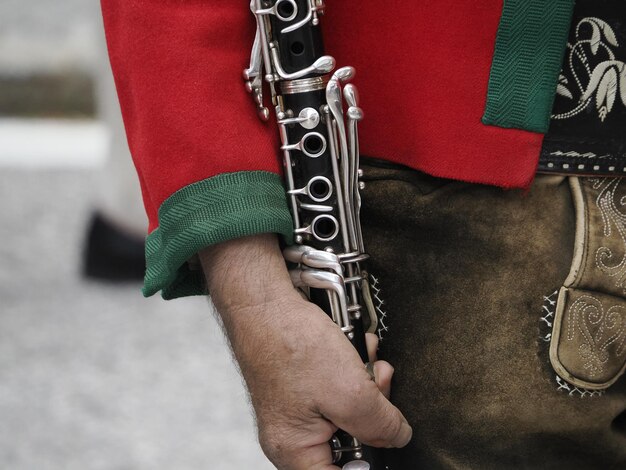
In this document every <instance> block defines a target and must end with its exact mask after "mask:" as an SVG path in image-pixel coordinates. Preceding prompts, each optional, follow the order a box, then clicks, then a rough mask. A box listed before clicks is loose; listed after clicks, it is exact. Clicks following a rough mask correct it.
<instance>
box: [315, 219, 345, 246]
mask: <svg viewBox="0 0 626 470" xmlns="http://www.w3.org/2000/svg"><path fill="white" fill-rule="evenodd" d="M312 226H313V227H312V233H313V236H314V237H315V238H316V239H317V240H319V241H321V242H328V241H330V240H332V239H333V238H335V237H336V236H337V234H338V233H339V224H338V223H337V219H335V218H334V217H333V216H331V215H318V216H317V217H316V218H315V219H314V220H313V224H312Z"/></svg>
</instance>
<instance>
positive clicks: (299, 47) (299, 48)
mask: <svg viewBox="0 0 626 470" xmlns="http://www.w3.org/2000/svg"><path fill="white" fill-rule="evenodd" d="M291 53H292V54H293V55H302V54H303V53H304V44H302V43H301V42H300V41H295V42H292V43H291Z"/></svg>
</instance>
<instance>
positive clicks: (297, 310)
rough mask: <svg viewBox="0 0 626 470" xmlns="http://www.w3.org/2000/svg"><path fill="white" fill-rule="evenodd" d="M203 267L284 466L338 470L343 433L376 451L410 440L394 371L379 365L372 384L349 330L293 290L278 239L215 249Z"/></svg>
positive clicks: (267, 442)
mask: <svg viewBox="0 0 626 470" xmlns="http://www.w3.org/2000/svg"><path fill="white" fill-rule="evenodd" d="M201 260H202V265H203V268H204V270H205V273H206V277H207V283H208V287H209V291H210V292H211V295H212V298H213V301H214V303H215V305H216V308H217V310H218V312H219V313H220V315H221V317H222V320H223V322H224V326H225V329H226V332H227V334H228V336H229V339H230V342H231V345H232V348H233V352H234V354H235V357H236V359H237V361H238V362H239V367H240V368H241V372H242V374H243V376H244V378H245V380H246V383H247V385H248V390H249V392H250V397H251V400H252V405H253V406H254V409H255V412H256V417H257V424H258V428H259V440H260V443H261V446H262V448H263V450H264V452H265V453H266V455H267V456H268V458H269V459H270V460H271V461H272V463H273V464H274V465H276V467H278V468H279V469H280V470H331V469H332V470H336V469H337V467H335V466H333V465H332V455H331V450H330V446H329V445H328V441H329V440H330V438H331V437H332V435H333V433H334V432H335V431H336V430H337V428H338V427H340V428H341V429H344V430H345V431H347V432H348V433H350V434H352V435H353V436H355V437H356V438H358V439H359V440H361V441H362V442H364V443H365V444H368V445H371V446H375V447H402V446H404V445H406V444H407V443H408V442H409V440H410V439H411V434H412V431H411V427H410V426H409V425H408V423H407V422H406V420H405V419H404V417H403V416H402V414H401V413H400V411H399V410H398V409H397V408H395V407H394V406H393V405H392V404H391V403H390V402H389V401H388V400H387V398H385V395H387V396H388V394H389V386H390V382H391V376H392V374H393V368H392V367H391V366H390V365H389V364H388V363H386V362H384V361H378V362H376V363H375V372H376V383H374V382H373V381H372V380H371V379H370V376H369V374H368V373H367V371H366V370H365V367H364V365H363V363H362V362H361V359H360V358H359V355H358V354H357V352H356V350H355V349H354V348H353V346H352V345H351V344H350V342H349V341H348V340H347V339H346V338H345V336H344V334H343V333H342V332H341V330H340V329H339V328H338V327H337V326H336V325H335V324H334V323H333V322H332V321H331V320H330V319H329V317H328V316H327V315H326V314H325V313H324V312H323V311H322V310H321V309H319V308H318V307H316V306H315V305H313V304H312V303H310V302H308V301H306V300H305V299H303V298H302V297H301V296H300V295H299V293H298V292H297V291H296V290H295V289H294V288H293V287H292V285H291V281H290V279H289V275H288V273H287V269H286V267H285V263H284V261H283V259H282V256H281V253H280V250H279V248H278V243H277V240H276V237H275V236H274V235H258V236H254V237H248V238H243V239H238V240H233V241H230V242H226V243H223V244H220V245H217V246H215V247H211V248H209V249H207V250H205V251H204V252H203V253H202V254H201ZM372 339H373V338H368V350H369V351H370V356H373V355H374V354H375V349H376V341H375V340H374V341H372ZM374 359H375V358H374V357H372V360H374ZM381 390H382V392H381ZM383 392H384V394H383Z"/></svg>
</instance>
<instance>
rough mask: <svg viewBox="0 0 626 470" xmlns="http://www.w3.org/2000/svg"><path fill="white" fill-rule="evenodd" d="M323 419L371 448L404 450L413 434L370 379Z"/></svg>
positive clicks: (362, 383) (359, 384) (400, 414)
mask: <svg viewBox="0 0 626 470" xmlns="http://www.w3.org/2000/svg"><path fill="white" fill-rule="evenodd" d="M346 398H347V400H345V401H343V400H342V403H341V405H340V406H341V408H336V409H337V411H338V413H337V414H332V413H328V414H326V416H327V417H328V418H329V419H330V420H331V421H332V422H333V423H334V424H336V425H337V426H339V427H340V428H341V429H344V430H345V431H346V432H348V433H350V434H351V435H352V436H354V437H356V438H357V439H359V440H360V441H361V442H363V443H365V444H368V445H370V446H373V447H404V446H405V445H407V444H408V443H409V441H410V440H411V437H412V435H413V430H412V429H411V426H410V425H409V423H408V422H407V421H406V419H405V418H404V416H402V413H401V412H400V410H398V408H396V407H395V406H393V405H392V404H391V403H390V402H389V400H387V399H386V398H385V396H384V395H383V394H382V393H381V392H380V390H379V389H378V387H377V386H376V384H375V383H374V382H372V381H371V380H367V381H365V382H358V385H357V386H355V387H354V389H353V391H352V393H350V394H349V396H348V397H346Z"/></svg>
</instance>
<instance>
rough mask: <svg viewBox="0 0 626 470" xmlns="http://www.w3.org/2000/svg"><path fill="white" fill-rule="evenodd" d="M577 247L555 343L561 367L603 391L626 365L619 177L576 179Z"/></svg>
mask: <svg viewBox="0 0 626 470" xmlns="http://www.w3.org/2000/svg"><path fill="white" fill-rule="evenodd" d="M570 184H571V187H572V194H573V197H574V202H575V206H576V224H577V228H576V246H575V249H574V256H573V261H572V267H571V269H570V274H569V276H568V278H567V279H566V281H565V283H564V286H563V287H562V288H561V290H560V291H559V297H558V300H557V302H556V312H555V315H554V321H553V324H554V327H553V330H552V338H551V343H550V361H551V363H552V365H553V367H554V369H555V371H556V372H557V373H558V374H559V375H560V376H561V377H562V378H563V379H565V380H566V381H567V382H569V383H571V384H573V385H574V386H576V387H579V388H585V389H590V390H602V389H605V388H607V387H609V386H610V385H612V384H613V383H615V382H616V381H617V380H618V378H619V377H620V376H621V375H622V374H623V373H624V371H625V370H626V186H624V187H623V185H622V180H621V179H619V178H580V179H579V178H571V179H570Z"/></svg>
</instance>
